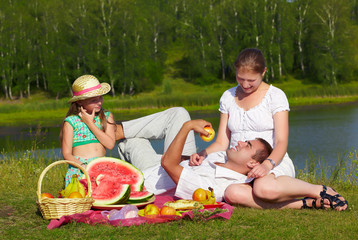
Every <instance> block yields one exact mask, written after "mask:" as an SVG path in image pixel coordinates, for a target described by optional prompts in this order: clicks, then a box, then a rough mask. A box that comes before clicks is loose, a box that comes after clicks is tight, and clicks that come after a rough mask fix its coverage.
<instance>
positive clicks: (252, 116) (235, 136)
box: [219, 85, 290, 147]
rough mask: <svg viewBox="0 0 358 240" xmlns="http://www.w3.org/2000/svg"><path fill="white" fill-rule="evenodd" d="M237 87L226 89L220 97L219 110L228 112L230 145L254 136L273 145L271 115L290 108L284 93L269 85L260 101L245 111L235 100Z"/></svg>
mask: <svg viewBox="0 0 358 240" xmlns="http://www.w3.org/2000/svg"><path fill="white" fill-rule="evenodd" d="M237 87H238V86H237ZM237 87H233V88H230V89H229V90H226V91H225V92H224V93H223V95H222V96H221V98H220V108H219V111H220V112H221V113H224V114H229V120H228V128H229V129H230V131H231V141H230V147H235V146H236V145H237V142H238V141H247V140H253V139H255V138H263V139H265V140H266V141H267V142H268V143H270V144H271V146H274V145H273V144H274V139H275V136H274V122H273V116H274V115H275V113H277V112H280V111H289V110H290V108H289V104H288V100H287V97H286V95H285V93H284V92H283V91H282V90H281V89H279V88H277V87H274V86H272V85H270V87H269V89H268V90H267V92H266V94H265V96H264V98H263V99H262V101H261V102H260V103H259V104H258V105H257V106H255V107H253V108H251V109H249V110H247V111H245V110H244V109H242V108H241V107H239V106H238V105H237V104H236V102H235V92H236V88H237Z"/></svg>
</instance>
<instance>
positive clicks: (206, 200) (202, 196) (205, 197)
mask: <svg viewBox="0 0 358 240" xmlns="http://www.w3.org/2000/svg"><path fill="white" fill-rule="evenodd" d="M208 189H209V190H204V189H202V188H198V189H196V190H195V191H194V192H193V200H194V201H198V202H201V203H202V204H215V195H214V189H212V188H211V187H209V188H208Z"/></svg>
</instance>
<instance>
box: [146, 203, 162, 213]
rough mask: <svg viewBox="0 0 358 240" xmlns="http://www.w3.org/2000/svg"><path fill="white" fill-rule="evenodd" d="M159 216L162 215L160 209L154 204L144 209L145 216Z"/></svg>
mask: <svg viewBox="0 0 358 240" xmlns="http://www.w3.org/2000/svg"><path fill="white" fill-rule="evenodd" d="M159 214H160V209H159V208H158V207H157V206H155V205H154V204H152V203H151V204H148V205H147V206H145V208H144V215H159Z"/></svg>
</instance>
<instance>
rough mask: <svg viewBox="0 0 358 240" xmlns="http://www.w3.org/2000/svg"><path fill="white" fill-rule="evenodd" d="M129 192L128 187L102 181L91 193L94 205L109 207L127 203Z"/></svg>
mask: <svg viewBox="0 0 358 240" xmlns="http://www.w3.org/2000/svg"><path fill="white" fill-rule="evenodd" d="M130 192H131V188H130V185H128V184H118V183H115V182H106V181H102V182H101V184H100V185H99V186H98V187H97V188H96V189H95V190H94V191H93V193H92V197H93V199H95V203H94V205H110V204H120V203H125V202H127V200H128V198H129V195H130Z"/></svg>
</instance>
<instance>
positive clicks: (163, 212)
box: [160, 206, 177, 215]
mask: <svg viewBox="0 0 358 240" xmlns="http://www.w3.org/2000/svg"><path fill="white" fill-rule="evenodd" d="M176 214H177V211H175V209H174V208H172V207H168V206H164V207H162V209H160V215H176Z"/></svg>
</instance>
